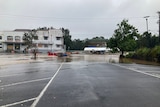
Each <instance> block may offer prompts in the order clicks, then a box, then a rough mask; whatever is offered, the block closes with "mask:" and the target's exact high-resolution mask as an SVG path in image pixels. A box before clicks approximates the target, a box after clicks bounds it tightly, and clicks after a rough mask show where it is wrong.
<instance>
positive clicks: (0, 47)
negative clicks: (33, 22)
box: [0, 29, 64, 52]
mask: <svg viewBox="0 0 160 107" xmlns="http://www.w3.org/2000/svg"><path fill="white" fill-rule="evenodd" d="M30 31H31V30H29V29H16V30H14V31H3V32H0V51H1V52H6V51H8V52H11V51H12V50H14V51H16V52H23V51H24V49H25V48H26V47H27V46H26V45H25V43H24V41H23V36H24V33H28V32H30ZM36 34H37V36H38V40H34V41H33V42H34V43H35V44H36V45H37V49H38V51H39V52H48V51H50V52H64V44H63V43H64V40H63V33H62V30H61V29H46V30H37V32H36Z"/></svg>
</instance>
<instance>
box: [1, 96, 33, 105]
mask: <svg viewBox="0 0 160 107" xmlns="http://www.w3.org/2000/svg"><path fill="white" fill-rule="evenodd" d="M34 100H36V98H31V99H28V100H23V101H19V102H15V103H12V104H6V105H3V106H0V107H10V106H15V105H18V104H22V103H26V102H30V101H34Z"/></svg>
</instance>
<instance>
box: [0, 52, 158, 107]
mask: <svg viewBox="0 0 160 107" xmlns="http://www.w3.org/2000/svg"><path fill="white" fill-rule="evenodd" d="M7 57H8V56H7ZM7 57H6V58H7ZM9 57H10V58H11V59H12V60H11V61H12V63H9V62H8V63H7V61H6V62H5V64H4V63H3V64H2V63H1V66H0V107H10V106H11V107H53V106H54V107H159V105H160V102H159V99H160V80H159V71H160V67H159V66H151V65H150V66H149V65H139V64H119V63H118V60H117V58H118V57H117V55H74V56H72V57H63V58H57V57H47V56H44V55H41V56H39V58H38V59H37V60H31V59H30V57H31V56H25V57H24V56H23V55H22V56H19V57H15V56H14V55H13V56H9ZM2 58H4V59H5V57H4V56H3V57H2ZM2 58H1V59H2ZM1 61H2V60H1Z"/></svg>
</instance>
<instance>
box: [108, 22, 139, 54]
mask: <svg viewBox="0 0 160 107" xmlns="http://www.w3.org/2000/svg"><path fill="white" fill-rule="evenodd" d="M117 26H118V28H117V29H116V30H115V31H114V34H113V36H112V37H111V38H110V39H109V44H108V47H109V48H112V49H115V48H117V49H119V50H120V51H121V56H123V54H124V51H133V50H135V49H136V46H137V43H136V40H137V37H138V36H139V34H138V30H137V29H136V28H135V27H134V26H132V25H130V24H128V20H125V19H124V20H123V21H122V22H121V23H120V24H117Z"/></svg>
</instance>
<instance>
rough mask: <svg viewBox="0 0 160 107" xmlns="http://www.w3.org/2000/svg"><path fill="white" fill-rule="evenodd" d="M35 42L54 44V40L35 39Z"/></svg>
mask: <svg viewBox="0 0 160 107" xmlns="http://www.w3.org/2000/svg"><path fill="white" fill-rule="evenodd" d="M34 43H37V44H53V42H52V41H49V40H35V41H34Z"/></svg>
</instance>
